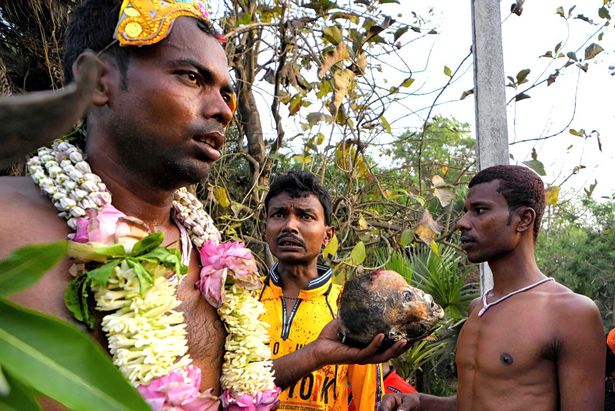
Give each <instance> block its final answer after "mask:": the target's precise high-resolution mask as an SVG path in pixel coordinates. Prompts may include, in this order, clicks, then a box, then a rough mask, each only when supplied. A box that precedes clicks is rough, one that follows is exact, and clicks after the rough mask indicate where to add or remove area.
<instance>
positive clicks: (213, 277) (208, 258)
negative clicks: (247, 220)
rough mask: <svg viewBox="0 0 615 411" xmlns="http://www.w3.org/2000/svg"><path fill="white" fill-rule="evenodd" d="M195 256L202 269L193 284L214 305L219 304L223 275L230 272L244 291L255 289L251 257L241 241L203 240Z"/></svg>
mask: <svg viewBox="0 0 615 411" xmlns="http://www.w3.org/2000/svg"><path fill="white" fill-rule="evenodd" d="M199 255H200V257H201V265H202V267H203V268H202V269H201V273H200V279H199V281H197V283H196V286H197V287H198V288H199V290H201V293H202V294H203V297H205V299H206V300H207V301H208V302H209V303H210V304H211V305H213V306H214V307H216V308H218V307H220V305H221V304H222V301H224V284H225V282H226V278H227V275H230V276H231V278H232V279H233V280H234V282H235V283H237V284H238V285H240V286H242V287H244V288H246V289H248V290H256V289H258V288H259V287H260V281H259V276H258V270H257V268H256V262H255V261H254V256H253V255H252V252H251V251H250V250H249V249H247V248H246V247H244V245H243V244H242V243H238V242H226V243H220V244H216V243H214V242H213V241H207V242H206V243H205V244H203V247H201V248H200V249H199Z"/></svg>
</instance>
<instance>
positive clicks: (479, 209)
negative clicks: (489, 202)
mask: <svg viewBox="0 0 615 411" xmlns="http://www.w3.org/2000/svg"><path fill="white" fill-rule="evenodd" d="M485 211H487V209H486V208H477V209H476V214H484V213H485Z"/></svg>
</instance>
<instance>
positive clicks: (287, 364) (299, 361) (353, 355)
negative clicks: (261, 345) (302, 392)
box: [273, 320, 407, 389]
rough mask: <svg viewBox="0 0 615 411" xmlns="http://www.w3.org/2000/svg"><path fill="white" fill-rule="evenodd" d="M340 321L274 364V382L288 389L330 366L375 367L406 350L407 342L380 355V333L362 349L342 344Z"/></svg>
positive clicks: (381, 338)
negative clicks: (365, 365)
mask: <svg viewBox="0 0 615 411" xmlns="http://www.w3.org/2000/svg"><path fill="white" fill-rule="evenodd" d="M338 331H339V324H338V320H332V321H331V322H330V323H329V324H327V325H326V326H325V328H323V330H322V331H321V333H320V335H319V336H318V338H317V339H316V340H314V341H313V342H311V343H310V344H308V345H306V346H305V347H303V348H300V349H299V350H297V351H295V352H293V353H291V354H288V355H285V356H283V357H280V358H278V359H276V360H274V361H273V370H274V373H275V383H276V385H277V386H278V387H280V388H282V389H285V388H286V387H288V386H290V385H292V384H293V383H295V382H296V381H298V380H299V379H301V378H302V377H303V376H305V375H307V374H309V373H311V372H312V371H315V370H317V369H319V368H321V367H323V366H325V365H329V364H376V363H381V362H386V361H388V360H390V359H391V358H395V357H397V356H398V355H400V354H402V353H403V352H404V351H405V350H406V349H407V344H406V341H405V340H400V341H398V342H396V343H395V344H394V345H393V346H391V347H390V348H388V349H386V350H384V351H382V352H379V348H380V345H381V344H382V341H383V340H384V335H383V334H378V335H377V336H376V337H374V339H373V340H372V342H371V343H370V344H369V345H368V346H367V347H366V348H363V349H359V348H353V347H349V346H347V345H344V344H342V343H341V342H340V340H339V337H338Z"/></svg>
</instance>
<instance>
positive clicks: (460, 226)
mask: <svg viewBox="0 0 615 411" xmlns="http://www.w3.org/2000/svg"><path fill="white" fill-rule="evenodd" d="M469 228H470V226H469V225H468V213H467V212H466V213H465V214H464V215H462V216H461V218H460V219H459V220H458V221H457V224H455V229H457V230H461V231H464V230H468V229H469Z"/></svg>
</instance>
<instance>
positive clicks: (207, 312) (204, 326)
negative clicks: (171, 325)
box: [177, 251, 226, 393]
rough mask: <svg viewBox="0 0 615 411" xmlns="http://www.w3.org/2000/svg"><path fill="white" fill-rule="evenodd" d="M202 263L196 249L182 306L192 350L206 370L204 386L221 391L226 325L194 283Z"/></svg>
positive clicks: (181, 297)
mask: <svg viewBox="0 0 615 411" xmlns="http://www.w3.org/2000/svg"><path fill="white" fill-rule="evenodd" d="M199 271H200V267H199V264H198V261H197V258H196V252H195V251H193V253H192V259H191V263H190V271H189V273H188V274H187V275H186V278H183V279H182V281H181V283H180V284H179V286H178V291H177V297H178V298H179V300H180V301H181V302H182V303H181V305H180V306H179V307H178V309H179V310H180V311H182V312H183V313H184V318H185V322H186V329H187V331H188V347H189V351H188V353H189V354H190V356H191V357H192V360H193V361H194V363H195V365H197V366H198V367H200V368H201V371H202V373H203V381H202V384H201V387H202V388H210V387H213V388H214V390H215V391H216V392H217V393H219V390H220V374H221V370H222V361H223V359H224V339H225V337H226V333H225V331H224V325H223V323H222V321H221V320H220V318H219V317H218V313H217V312H216V309H215V308H214V307H212V306H211V305H210V304H209V303H208V302H207V301H205V299H204V298H203V297H202V296H201V293H200V291H199V290H198V289H197V288H196V287H195V286H194V284H195V282H196V281H197V279H198V275H199Z"/></svg>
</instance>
